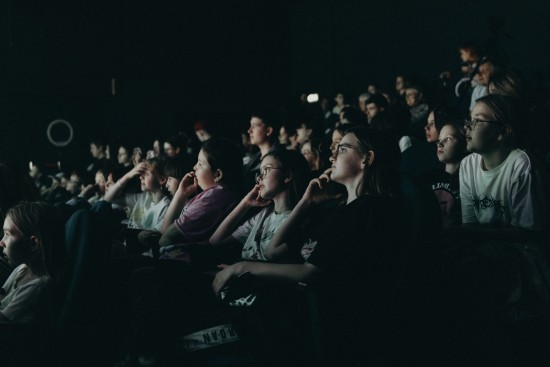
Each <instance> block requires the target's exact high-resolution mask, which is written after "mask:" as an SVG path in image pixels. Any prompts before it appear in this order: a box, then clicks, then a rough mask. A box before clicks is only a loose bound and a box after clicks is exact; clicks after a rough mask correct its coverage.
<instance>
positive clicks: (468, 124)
mask: <svg viewBox="0 0 550 367" xmlns="http://www.w3.org/2000/svg"><path fill="white" fill-rule="evenodd" d="M480 122H486V123H488V124H494V123H496V122H498V121H497V120H481V119H478V118H475V117H474V118H472V119H471V120H464V128H465V129H468V130H474V129H475V128H476V126H477V125H478V124H479V123H480Z"/></svg>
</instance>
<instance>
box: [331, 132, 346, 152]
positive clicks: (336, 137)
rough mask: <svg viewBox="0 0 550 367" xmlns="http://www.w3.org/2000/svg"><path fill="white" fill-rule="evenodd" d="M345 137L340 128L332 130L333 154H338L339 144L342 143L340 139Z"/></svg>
mask: <svg viewBox="0 0 550 367" xmlns="http://www.w3.org/2000/svg"><path fill="white" fill-rule="evenodd" d="M343 137H344V135H342V134H341V133H340V131H339V130H334V131H333V132H332V143H331V144H330V151H331V152H332V155H334V154H336V148H337V147H338V144H340V141H342V138H343Z"/></svg>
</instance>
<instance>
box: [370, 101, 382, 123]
mask: <svg viewBox="0 0 550 367" xmlns="http://www.w3.org/2000/svg"><path fill="white" fill-rule="evenodd" d="M378 112H380V109H379V108H378V106H377V105H376V104H375V103H369V104H368V105H367V117H368V118H369V120H371V119H372V118H373V117H374V116H376V115H377V114H378Z"/></svg>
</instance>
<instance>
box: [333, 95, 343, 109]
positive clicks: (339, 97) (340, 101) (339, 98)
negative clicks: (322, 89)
mask: <svg viewBox="0 0 550 367" xmlns="http://www.w3.org/2000/svg"><path fill="white" fill-rule="evenodd" d="M334 101H335V102H336V104H337V105H338V106H343V105H344V95H343V94H342V93H338V94H337V95H336V97H334Z"/></svg>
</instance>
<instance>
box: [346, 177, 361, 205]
mask: <svg viewBox="0 0 550 367" xmlns="http://www.w3.org/2000/svg"><path fill="white" fill-rule="evenodd" d="M362 179H363V177H355V178H354V179H353V181H350V182H349V183H344V186H346V189H347V192H348V199H347V202H346V204H349V203H351V202H352V201H353V200H355V199H357V197H358V196H357V192H358V191H359V188H360V185H361V180H362Z"/></svg>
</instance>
